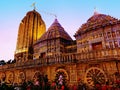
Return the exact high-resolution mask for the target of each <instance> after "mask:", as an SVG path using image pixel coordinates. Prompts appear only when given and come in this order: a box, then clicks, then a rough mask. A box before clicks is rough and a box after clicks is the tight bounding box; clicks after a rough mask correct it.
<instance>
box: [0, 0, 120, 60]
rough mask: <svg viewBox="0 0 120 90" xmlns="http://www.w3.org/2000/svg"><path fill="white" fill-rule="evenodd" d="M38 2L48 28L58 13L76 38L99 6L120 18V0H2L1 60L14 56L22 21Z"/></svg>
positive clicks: (0, 1) (104, 11)
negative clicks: (81, 27)
mask: <svg viewBox="0 0 120 90" xmlns="http://www.w3.org/2000/svg"><path fill="white" fill-rule="evenodd" d="M34 2H35V3H36V4H35V6H36V11H38V12H39V13H40V14H41V16H42V19H43V20H44V22H45V24H46V27H47V29H48V28H49V27H50V25H51V24H52V23H53V22H54V19H55V17H54V15H52V14H55V15H57V19H58V21H59V23H60V24H61V25H62V26H63V27H64V29H65V30H66V32H67V33H68V34H69V35H70V36H71V37H72V38H73V39H75V38H74V34H75V33H76V31H77V30H78V29H79V28H80V26H81V25H82V24H83V23H85V22H86V21H87V20H88V19H89V18H90V17H91V16H92V15H93V13H94V11H95V8H96V11H97V12H99V13H101V14H106V15H110V16H112V17H115V18H118V19H120V13H119V10H120V5H119V4H120V0H0V60H5V61H8V60H9V59H14V52H15V49H16V42H17V35H18V28H19V24H20V22H21V20H22V19H23V17H24V16H25V15H26V13H27V12H28V11H31V10H33V7H31V5H32V4H33V3H34ZM51 13H52V14H51Z"/></svg>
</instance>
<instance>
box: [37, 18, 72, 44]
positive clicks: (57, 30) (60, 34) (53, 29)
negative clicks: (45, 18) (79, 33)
mask: <svg viewBox="0 0 120 90" xmlns="http://www.w3.org/2000/svg"><path fill="white" fill-rule="evenodd" d="M53 38H63V39H66V40H72V39H71V37H70V36H69V35H68V33H67V32H66V31H65V30H64V28H63V27H62V26H61V25H60V23H59V22H58V20H57V19H55V21H54V22H53V24H52V25H51V26H50V27H49V28H48V31H47V32H46V33H44V35H42V37H41V38H40V39H39V41H44V40H48V39H53ZM39 41H38V42H39Z"/></svg>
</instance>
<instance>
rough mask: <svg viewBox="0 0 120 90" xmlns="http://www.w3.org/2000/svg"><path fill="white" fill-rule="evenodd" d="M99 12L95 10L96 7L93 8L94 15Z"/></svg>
mask: <svg viewBox="0 0 120 90" xmlns="http://www.w3.org/2000/svg"><path fill="white" fill-rule="evenodd" d="M98 14H99V13H98V11H97V9H96V7H95V8H94V15H98Z"/></svg>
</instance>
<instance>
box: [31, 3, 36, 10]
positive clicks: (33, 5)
mask: <svg viewBox="0 0 120 90" xmlns="http://www.w3.org/2000/svg"><path fill="white" fill-rule="evenodd" d="M35 4H36V3H35V2H34V3H33V4H32V5H31V7H33V8H34V9H33V10H35V9H36V6H35Z"/></svg>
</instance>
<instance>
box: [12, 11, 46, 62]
mask: <svg viewBox="0 0 120 90" xmlns="http://www.w3.org/2000/svg"><path fill="white" fill-rule="evenodd" d="M45 31H46V25H45V23H44V21H43V20H42V17H41V15H40V14H39V13H38V12H37V11H36V10H35V9H34V10H33V11H29V12H28V13H27V14H26V16H25V17H24V18H23V19H22V20H21V23H20V25H19V30H18V38H17V45H16V50H15V54H14V55H15V59H16V60H17V61H18V60H22V61H26V60H28V59H33V53H34V52H33V44H34V43H35V42H36V41H37V40H38V39H39V38H40V37H41V36H42V35H43V34H44V32H45Z"/></svg>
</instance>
